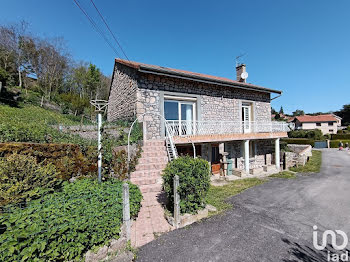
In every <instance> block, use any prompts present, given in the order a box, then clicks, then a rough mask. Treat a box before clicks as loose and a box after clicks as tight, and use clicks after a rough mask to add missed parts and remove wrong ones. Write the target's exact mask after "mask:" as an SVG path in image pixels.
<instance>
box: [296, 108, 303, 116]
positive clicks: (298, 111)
mask: <svg viewBox="0 0 350 262" xmlns="http://www.w3.org/2000/svg"><path fill="white" fill-rule="evenodd" d="M303 115H305V112H304V111H303V110H299V109H297V110H295V111H294V112H293V116H303Z"/></svg>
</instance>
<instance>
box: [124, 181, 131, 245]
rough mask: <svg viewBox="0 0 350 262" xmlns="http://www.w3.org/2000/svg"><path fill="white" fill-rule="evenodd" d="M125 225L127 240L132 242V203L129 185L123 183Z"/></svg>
mask: <svg viewBox="0 0 350 262" xmlns="http://www.w3.org/2000/svg"><path fill="white" fill-rule="evenodd" d="M123 223H124V225H125V231H126V232H125V233H126V239H127V240H130V230H131V226H130V202H129V184H128V183H126V182H125V183H123Z"/></svg>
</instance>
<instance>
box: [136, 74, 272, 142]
mask: <svg viewBox="0 0 350 262" xmlns="http://www.w3.org/2000/svg"><path fill="white" fill-rule="evenodd" d="M164 93H165V94H168V95H171V94H176V93H177V95H179V93H184V94H188V95H193V96H194V97H199V99H198V100H199V101H198V100H197V107H200V108H199V110H197V111H200V112H201V114H200V115H199V116H197V118H198V119H200V120H207V121H210V120H215V121H220V120H221V121H241V110H240V105H241V103H242V100H244V101H251V102H254V105H255V108H254V117H255V119H254V120H256V121H270V120H271V108H270V94H268V93H263V92H258V91H253V90H251V91H250V90H244V89H239V88H233V87H222V86H218V85H214V84H205V83H198V82H195V81H191V80H183V79H174V78H170V77H165V76H156V75H152V74H144V73H140V76H139V78H138V91H137V106H136V112H137V114H138V115H141V114H143V113H149V114H147V131H148V134H147V138H148V139H152V138H153V139H156V138H160V137H161V136H162V132H161V124H160V122H161V117H160V116H159V115H158V114H161V113H162V110H163V108H162V107H163V104H162V100H161V95H162V94H164Z"/></svg>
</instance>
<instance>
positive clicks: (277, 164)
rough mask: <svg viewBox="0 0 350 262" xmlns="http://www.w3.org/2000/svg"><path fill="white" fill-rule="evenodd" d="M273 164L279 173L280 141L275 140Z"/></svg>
mask: <svg viewBox="0 0 350 262" xmlns="http://www.w3.org/2000/svg"><path fill="white" fill-rule="evenodd" d="M275 164H276V168H277V170H278V171H279V170H280V139H279V138H277V139H276V140H275Z"/></svg>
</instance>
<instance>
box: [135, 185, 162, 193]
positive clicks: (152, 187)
mask: <svg viewBox="0 0 350 262" xmlns="http://www.w3.org/2000/svg"><path fill="white" fill-rule="evenodd" d="M140 190H141V192H142V193H150V192H161V191H162V190H163V186H162V184H152V185H142V186H140Z"/></svg>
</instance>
